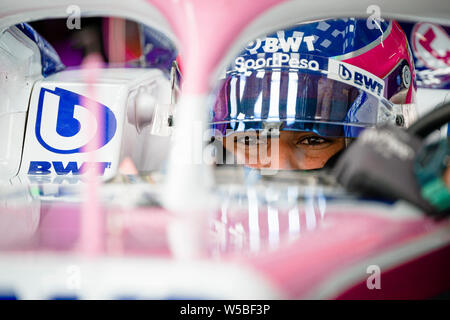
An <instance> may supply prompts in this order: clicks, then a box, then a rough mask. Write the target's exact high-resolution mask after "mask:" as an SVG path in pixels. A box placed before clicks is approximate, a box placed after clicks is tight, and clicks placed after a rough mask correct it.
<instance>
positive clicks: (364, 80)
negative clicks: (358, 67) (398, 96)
mask: <svg viewBox="0 0 450 320" xmlns="http://www.w3.org/2000/svg"><path fill="white" fill-rule="evenodd" d="M339 77H340V78H341V79H342V80H344V81H350V80H352V78H353V83H354V84H356V85H358V86H360V87H365V88H366V89H367V90H370V91H372V92H374V93H376V94H377V95H379V96H381V93H382V91H383V84H381V83H379V82H378V81H376V80H374V79H372V78H371V77H368V76H366V75H365V74H362V73H359V72H357V71H355V72H354V74H352V72H351V71H350V70H349V69H348V68H347V67H346V66H344V65H343V64H340V65H339Z"/></svg>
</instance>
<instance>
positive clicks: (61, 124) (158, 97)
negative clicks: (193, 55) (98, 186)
mask: <svg viewBox="0 0 450 320" xmlns="http://www.w3.org/2000/svg"><path fill="white" fill-rule="evenodd" d="M84 79H85V77H84V74H83V71H82V70H66V71H62V72H59V73H57V74H54V75H51V76H49V77H47V78H45V79H42V80H40V81H38V82H37V83H36V84H35V86H34V88H33V91H32V96H31V99H30V107H29V112H28V121H27V128H26V136H25V143H24V149H23V157H22V163H21V167H20V172H19V174H20V175H28V178H29V180H30V181H31V182H40V183H46V182H58V183H61V182H64V180H67V181H69V182H70V183H74V182H73V181H74V178H78V177H80V175H81V174H83V173H85V172H87V170H89V169H90V168H94V167H95V168H97V169H99V170H98V171H97V172H99V174H100V175H102V176H103V178H104V180H107V179H110V178H112V177H113V176H114V175H115V174H116V173H117V170H118V166H119V164H120V160H121V159H120V157H121V148H122V144H123V139H122V138H123V136H124V127H125V124H126V122H130V123H133V122H134V124H135V123H142V122H144V124H145V122H148V123H151V118H152V113H153V111H154V110H155V108H156V107H157V105H163V104H168V103H170V92H171V87H170V82H169V80H168V79H167V77H166V76H165V75H164V74H163V73H162V72H161V71H160V70H156V69H151V70H149V69H132V68H127V69H102V70H101V72H99V76H98V78H97V79H96V80H95V82H94V83H93V84H92V87H91V88H89V87H88V85H87V84H86V82H85V80H84ZM88 92H91V93H92V94H93V95H94V96H89V94H88ZM143 93H146V94H147V95H148V94H150V95H152V96H154V97H155V99H154V101H153V102H152V103H150V104H151V105H150V104H149V101H150V102H151V101H152V100H151V99H139V96H140V95H142V94H143ZM141 100H144V101H146V105H142V106H140V105H139V101H141ZM85 104H89V107H90V109H89V108H88V107H87V106H86V105H85ZM91 106H94V107H95V108H97V109H96V110H93V109H92V107H91ZM127 108H128V110H127ZM138 109H139V110H140V113H139V112H137V111H136V110H138ZM142 110H144V111H142ZM127 114H128V116H127ZM133 115H134V116H136V115H138V116H140V117H142V118H143V119H135V118H134V117H133ZM102 123H103V125H99V124H102ZM127 127H129V126H127ZM100 128H103V130H99V129H100ZM136 129H137V130H138V129H139V128H138V126H137V125H136ZM99 137H100V138H99ZM94 139H95V140H96V141H99V142H98V144H97V148H96V150H95V151H92V152H95V157H94V158H95V161H94V162H92V161H89V159H88V158H89V157H88V152H86V149H85V147H86V146H87V145H88V144H91V143H92V141H93V140H94ZM56 179H57V180H58V181H55V180H56ZM75 180H76V179H75Z"/></svg>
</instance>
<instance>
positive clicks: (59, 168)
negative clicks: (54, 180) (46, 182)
mask: <svg viewBox="0 0 450 320" xmlns="http://www.w3.org/2000/svg"><path fill="white" fill-rule="evenodd" d="M110 167H111V162H83V163H82V164H81V166H78V162H76V161H69V162H68V163H67V165H64V164H63V163H62V161H52V162H48V161H30V167H29V169H28V174H31V175H47V174H51V173H52V169H53V171H54V172H55V173H56V174H57V175H59V176H65V175H68V174H70V173H71V174H72V175H80V174H84V173H86V172H87V171H88V170H95V172H97V174H98V175H101V176H102V175H104V174H105V170H106V168H110Z"/></svg>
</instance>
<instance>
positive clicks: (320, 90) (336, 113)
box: [210, 18, 416, 141]
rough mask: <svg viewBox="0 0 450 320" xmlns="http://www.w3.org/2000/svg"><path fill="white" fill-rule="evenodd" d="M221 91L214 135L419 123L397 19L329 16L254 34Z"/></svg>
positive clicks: (351, 130)
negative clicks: (379, 19)
mask: <svg viewBox="0 0 450 320" xmlns="http://www.w3.org/2000/svg"><path fill="white" fill-rule="evenodd" d="M221 81H222V82H221V83H220V84H219V87H218V88H217V90H216V91H215V96H214V101H215V102H214V103H212V110H211V112H210V125H211V128H212V129H214V130H213V131H214V132H215V134H216V135H217V134H221V135H223V136H228V135H230V134H232V133H236V132H245V131H251V130H255V131H258V130H265V129H267V128H272V129H273V128H277V129H278V130H280V132H283V131H309V132H314V133H315V134H317V135H318V136H323V137H345V138H348V139H347V140H349V141H351V139H350V138H355V137H357V136H358V135H359V134H360V132H361V131H362V129H364V128H367V127H374V126H376V125H379V124H381V123H386V122H390V123H392V124H395V125H400V126H407V125H408V124H409V123H411V121H413V120H414V115H415V109H414V105H413V103H414V100H415V93H416V82H415V73H414V64H413V60H412V56H411V52H410V49H409V46H408V42H407V38H406V36H405V34H404V32H403V31H402V30H401V28H400V26H399V24H398V23H397V22H396V21H387V20H381V21H378V23H377V24H375V25H374V24H369V23H368V22H367V20H365V19H355V18H350V19H329V20H320V21H315V22H311V23H305V24H297V25H295V26H293V27H290V28H287V29H284V30H280V31H278V32H275V33H273V34H270V35H268V36H266V37H261V38H258V39H255V40H254V41H252V42H251V43H249V44H248V46H247V47H246V48H245V49H244V50H243V51H242V52H240V54H239V55H238V56H237V57H236V58H235V59H234V61H233V63H232V64H231V65H230V66H229V67H228V68H227V70H226V73H225V77H224V78H223V79H222V80H221Z"/></svg>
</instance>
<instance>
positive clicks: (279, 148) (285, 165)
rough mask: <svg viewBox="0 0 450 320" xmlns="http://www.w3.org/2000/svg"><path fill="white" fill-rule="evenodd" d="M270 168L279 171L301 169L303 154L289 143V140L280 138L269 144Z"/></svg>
mask: <svg viewBox="0 0 450 320" xmlns="http://www.w3.org/2000/svg"><path fill="white" fill-rule="evenodd" d="M270 146H271V155H272V161H273V162H272V168H273V169H279V170H298V169H301V166H300V164H301V161H302V159H303V153H302V152H301V150H298V148H295V146H294V145H293V144H292V143H291V141H290V139H286V138H285V137H283V136H282V137H281V138H279V139H273V140H272V142H271V145H270Z"/></svg>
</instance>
